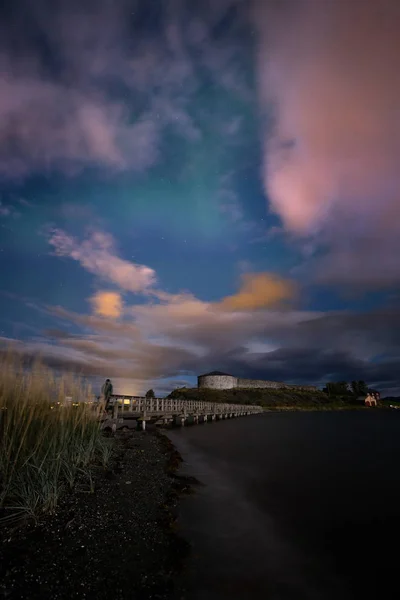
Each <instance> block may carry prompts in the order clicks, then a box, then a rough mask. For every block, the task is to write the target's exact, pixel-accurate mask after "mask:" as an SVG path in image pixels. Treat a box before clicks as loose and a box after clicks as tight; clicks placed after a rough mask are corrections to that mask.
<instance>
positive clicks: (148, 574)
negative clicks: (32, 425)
mask: <svg viewBox="0 0 400 600" xmlns="http://www.w3.org/2000/svg"><path fill="white" fill-rule="evenodd" d="M180 461H181V459H180V456H179V454H178V453H177V452H176V451H175V450H174V448H173V446H172V444H171V443H170V442H169V440H168V439H167V438H166V437H165V436H163V435H161V434H159V433H158V432H146V433H144V432H134V433H118V434H117V435H116V438H115V455H114V457H113V459H112V462H111V464H110V468H109V469H107V471H104V469H100V468H99V469H98V470H97V471H96V472H95V473H94V476H93V482H92V485H91V486H90V487H89V486H87V485H86V488H85V487H82V489H78V490H77V491H75V492H74V493H71V494H69V495H68V496H66V497H65V498H64V499H63V501H62V503H61V504H60V506H59V508H58V510H57V512H56V514H54V515H48V516H46V517H44V518H43V519H41V521H40V522H38V523H36V524H35V523H29V522H28V523H25V524H23V525H21V524H20V525H19V527H18V528H14V529H11V528H9V527H8V528H6V527H4V526H3V527H0V533H1V538H0V598H1V597H3V598H7V599H8V600H16V599H17V598H18V599H21V600H23V599H28V598H29V599H38V598H41V599H49V600H50V599H52V600H67V599H68V600H69V599H71V598H80V599H82V598H89V599H92V598H93V599H94V598H96V599H97V600H102V599H106V598H107V599H109V598H113V600H116V599H121V600H122V599H123V600H125V599H130V598H140V600H147V599H150V598H152V599H165V600H166V599H178V598H179V599H180V598H184V597H185V596H184V590H182V589H181V588H180V584H179V579H180V578H179V573H180V572H181V570H182V568H183V564H184V562H185V559H186V557H187V555H188V551H189V547H188V544H187V543H186V542H185V541H184V540H183V539H182V538H180V537H179V535H178V534H177V532H176V527H175V519H176V516H177V505H178V501H179V496H180V494H182V493H185V492H187V491H189V489H190V488H189V483H190V482H189V481H187V480H185V479H183V478H182V477H179V476H177V475H176V474H175V471H176V469H177V467H178V466H179V463H180ZM90 488H91V489H90Z"/></svg>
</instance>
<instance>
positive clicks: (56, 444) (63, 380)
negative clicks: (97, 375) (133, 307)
mask: <svg viewBox="0 0 400 600" xmlns="http://www.w3.org/2000/svg"><path fill="white" fill-rule="evenodd" d="M66 397H70V398H72V401H66ZM92 399H93V394H92V391H91V388H90V386H88V385H86V384H85V383H84V382H82V380H80V379H79V378H76V377H74V376H72V375H64V376H60V377H57V376H56V375H55V374H54V373H53V372H52V371H51V370H50V369H48V368H46V367H44V366H43V365H42V364H40V363H39V362H37V363H35V364H34V365H33V366H32V367H31V368H29V369H26V368H24V367H23V365H22V363H21V362H20V361H18V359H17V358H16V357H15V356H14V355H12V354H9V355H5V356H3V357H2V358H1V359H0V509H2V513H3V514H4V515H5V517H4V518H5V519H7V520H15V519H18V518H22V517H26V516H28V517H33V518H35V519H36V518H37V517H38V516H39V515H40V514H43V513H46V512H54V511H55V509H56V508H57V505H58V503H59V500H60V498H61V497H62V495H63V494H64V493H65V491H66V490H68V489H73V488H74V487H75V486H76V485H77V483H78V482H79V485H82V479H84V480H85V479H86V483H87V488H88V489H89V490H90V491H93V477H92V467H93V466H94V465H96V464H97V465H102V466H104V467H105V466H107V463H108V461H109V459H110V457H111V453H112V440H110V439H107V438H105V437H104V436H103V434H102V432H101V430H100V423H99V420H98V416H99V413H98V408H94V407H93V404H91V403H90V402H91V400H92Z"/></svg>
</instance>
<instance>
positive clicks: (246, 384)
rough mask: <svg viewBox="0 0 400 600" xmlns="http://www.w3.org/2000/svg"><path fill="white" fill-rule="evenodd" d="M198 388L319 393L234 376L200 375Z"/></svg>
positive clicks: (308, 387) (283, 384) (307, 386)
mask: <svg viewBox="0 0 400 600" xmlns="http://www.w3.org/2000/svg"><path fill="white" fill-rule="evenodd" d="M197 387H198V388H207V389H212V390H232V389H238V388H239V389H265V388H269V389H274V390H277V389H292V390H298V391H300V390H304V391H317V389H318V388H316V387H315V386H312V385H291V384H289V383H283V382H282V381H266V380H265V381H264V380H263V379H241V378H238V377H232V375H200V376H199V377H198V378H197Z"/></svg>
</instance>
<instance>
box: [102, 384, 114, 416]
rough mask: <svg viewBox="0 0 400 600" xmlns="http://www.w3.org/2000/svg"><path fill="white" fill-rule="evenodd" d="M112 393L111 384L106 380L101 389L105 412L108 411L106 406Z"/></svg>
mask: <svg viewBox="0 0 400 600" xmlns="http://www.w3.org/2000/svg"><path fill="white" fill-rule="evenodd" d="M112 393H113V386H112V383H111V381H110V379H106V380H105V382H104V383H103V385H102V388H101V395H102V396H103V398H104V402H105V405H104V410H105V411H107V410H108V405H109V403H110V399H111V396H112Z"/></svg>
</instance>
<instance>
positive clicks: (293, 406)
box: [170, 388, 363, 410]
mask: <svg viewBox="0 0 400 600" xmlns="http://www.w3.org/2000/svg"><path fill="white" fill-rule="evenodd" d="M170 397H173V398H182V399H185V400H201V401H204V402H227V403H232V404H253V405H258V406H262V407H264V408H265V409H266V410H345V409H354V408H360V405H359V403H358V404H357V403H356V402H354V401H352V399H351V398H349V397H346V398H342V397H337V396H336V397H329V396H328V395H327V394H325V393H324V392H322V391H321V390H316V391H310V390H305V389H304V390H302V389H299V390H291V389H272V388H265V389H262V388H260V389H232V390H211V389H197V388H182V389H178V390H174V391H173V392H172V393H171V394H170ZM361 408H363V406H361Z"/></svg>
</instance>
